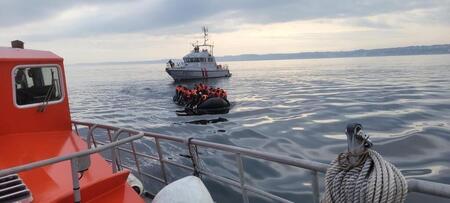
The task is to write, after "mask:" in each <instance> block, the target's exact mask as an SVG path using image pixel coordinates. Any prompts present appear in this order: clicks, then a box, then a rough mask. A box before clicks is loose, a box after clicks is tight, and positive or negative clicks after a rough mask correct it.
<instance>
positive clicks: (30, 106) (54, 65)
mask: <svg viewBox="0 0 450 203" xmlns="http://www.w3.org/2000/svg"><path fill="white" fill-rule="evenodd" d="M46 67H50V68H56V69H57V71H58V80H59V87H60V92H61V98H60V99H58V100H53V101H48V104H47V105H48V106H50V105H53V104H58V103H61V102H63V101H64V98H65V97H66V93H65V87H64V83H63V77H62V76H63V73H62V68H61V66H60V65H58V64H21V65H17V66H14V68H13V69H12V71H11V84H12V86H11V88H12V89H13V90H12V96H13V98H12V102H13V103H14V106H15V107H16V108H19V109H25V108H32V107H37V106H41V105H43V102H38V103H33V104H25V105H19V104H17V95H16V81H15V78H14V72H15V71H16V70H17V69H19V68H46Z"/></svg>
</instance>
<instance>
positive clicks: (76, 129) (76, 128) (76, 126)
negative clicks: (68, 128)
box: [73, 123, 80, 135]
mask: <svg viewBox="0 0 450 203" xmlns="http://www.w3.org/2000/svg"><path fill="white" fill-rule="evenodd" d="M73 126H74V127H75V132H76V133H77V135H80V133H79V132H78V125H77V124H76V123H73Z"/></svg>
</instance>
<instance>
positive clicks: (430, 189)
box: [72, 121, 450, 203]
mask: <svg viewBox="0 0 450 203" xmlns="http://www.w3.org/2000/svg"><path fill="white" fill-rule="evenodd" d="M72 124H73V126H74V130H75V131H76V132H77V133H78V134H79V130H78V128H79V127H78V126H84V127H87V128H88V129H89V133H88V139H92V141H93V144H94V145H97V144H102V145H103V144H106V143H104V142H100V141H96V140H95V136H94V133H93V132H94V130H92V129H104V130H106V131H107V135H108V137H109V140H110V141H112V137H111V133H117V132H118V131H120V132H121V133H128V134H129V136H131V134H135V133H138V131H136V130H131V129H123V128H118V127H114V126H108V125H101V124H94V123H88V122H79V121H72ZM143 136H144V137H147V138H151V139H153V142H154V144H155V146H156V151H157V156H153V155H148V154H145V153H142V152H137V151H136V150H135V149H134V146H133V147H132V150H129V149H126V148H123V147H118V148H117V149H118V150H121V151H124V152H128V153H131V154H132V155H133V157H134V162H135V163H137V164H136V165H135V168H136V170H134V169H133V167H130V166H126V165H121V166H122V167H124V168H128V169H130V170H134V171H135V172H136V173H137V174H138V175H139V176H141V177H142V176H146V177H148V178H151V179H153V180H156V181H158V182H160V183H163V184H168V178H167V171H166V167H167V165H172V166H176V167H179V168H182V169H186V170H189V171H193V172H196V173H198V174H200V175H203V176H206V177H209V178H212V179H215V180H217V181H220V182H222V183H225V184H228V185H231V186H234V187H237V188H240V189H241V193H242V198H243V202H245V203H247V202H249V201H248V194H247V192H248V191H250V192H253V193H256V194H258V195H261V196H264V197H266V198H270V199H273V200H277V201H279V202H292V201H290V200H287V199H285V198H282V197H279V196H277V195H274V194H271V193H268V192H266V191H264V190H261V189H259V188H256V187H254V186H251V185H248V184H247V183H246V182H245V173H244V164H243V162H242V157H249V158H254V159H260V160H266V161H271V162H276V163H279V164H283V165H288V166H294V167H297V168H302V169H307V170H309V171H310V174H311V179H312V184H311V186H312V193H313V201H314V202H319V201H320V190H319V179H318V173H325V172H326V170H327V168H328V167H329V165H328V164H323V163H319V162H315V161H310V160H305V159H298V158H293V157H289V156H281V155H277V154H273V153H266V152H261V151H257V150H252V149H247V148H242V147H236V146H230V145H224V144H218V143H213V142H207V141H202V140H198V139H192V138H188V139H186V138H181V137H176V136H169V135H163V134H159V133H152V132H143ZM162 141H165V142H167V141H171V142H177V143H181V144H184V145H185V146H186V148H187V149H188V151H189V152H190V155H189V156H188V157H190V158H191V161H192V166H187V165H184V164H180V163H177V162H175V161H171V160H169V159H167V158H165V157H164V155H163V154H164V153H163V148H162V147H161V142H162ZM197 147H203V148H207V149H214V150H220V151H223V152H227V153H231V154H233V155H234V156H235V161H236V167H237V168H238V172H239V181H236V180H232V179H229V178H225V177H221V176H218V175H216V174H213V173H209V172H207V171H205V170H202V169H201V168H200V167H198V166H199V164H198V163H199V157H198V156H196V153H195V151H196V150H195V149H196V148H197ZM138 157H141V158H144V159H150V160H156V161H158V162H159V165H160V167H161V171H162V177H155V176H153V175H150V174H148V173H146V172H144V171H142V169H141V168H140V166H139V164H138V163H139V159H138ZM119 159H120V157H119ZM109 161H113V160H109ZM118 163H119V165H120V160H118ZM408 192H417V193H423V194H428V195H433V196H439V197H444V198H450V185H448V184H441V183H435V182H431V181H424V180H416V179H408Z"/></svg>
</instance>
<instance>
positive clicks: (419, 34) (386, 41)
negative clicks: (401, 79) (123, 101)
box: [0, 0, 450, 62]
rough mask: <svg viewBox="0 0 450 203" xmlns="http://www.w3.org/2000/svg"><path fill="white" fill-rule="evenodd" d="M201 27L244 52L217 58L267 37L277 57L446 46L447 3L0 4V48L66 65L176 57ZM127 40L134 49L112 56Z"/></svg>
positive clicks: (11, 0)
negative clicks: (36, 52)
mask: <svg viewBox="0 0 450 203" xmlns="http://www.w3.org/2000/svg"><path fill="white" fill-rule="evenodd" d="M202 25H207V26H209V28H210V31H211V35H212V36H215V38H214V37H213V38H214V41H215V42H216V45H220V46H226V45H227V44H233V43H234V44H239V45H240V46H244V47H234V48H233V47H222V53H218V55H225V54H241V53H246V52H243V51H247V52H252V53H258V52H261V53H270V52H271V50H273V49H270V50H268V49H264V47H273V46H276V45H277V44H274V43H269V42H266V39H267V38H270V39H271V40H274V41H276V42H278V43H279V45H280V46H281V45H282V46H283V47H284V49H283V48H277V49H275V50H276V51H279V52H296V51H311V50H346V49H351V48H378V47H389V46H401V45H410V44H424V43H450V39H449V38H450V37H449V36H450V32H449V30H450V0H440V1H437V0H403V1H392V0H379V1H373V0H366V1H356V0H340V1H333V0H328V1H327V0H309V1H305V0H298V1H295V0H284V1H273V0H227V1H223V0H148V1H147V0H134V1H130V0H108V1H106V0H104V1H102V0H80V1H73V0H70V1H54V0H40V1H39V0H28V1H25V0H24V1H19V0H6V1H5V0H2V1H0V42H1V43H0V46H7V45H8V44H9V41H11V40H13V39H22V40H24V41H25V42H26V44H27V46H28V45H32V46H33V47H28V48H41V49H47V50H53V51H57V52H58V53H59V54H60V55H63V54H68V55H63V57H65V58H69V61H72V62H85V61H86V62H87V61H104V60H114V61H121V60H123V61H127V60H149V59H155V58H173V57H179V56H181V55H182V54H183V53H185V52H187V51H189V49H188V48H189V47H187V46H186V45H189V42H191V41H194V40H195V39H196V38H197V37H198V35H197V33H199V31H200V27H201V26H202ZM421 27H422V29H421ZM275 28H276V29H277V30H275ZM427 31H428V32H427ZM260 32H262V33H260ZM361 34H364V35H367V36H368V38H365V37H362V38H361V36H359V35H361ZM402 36H403V37H402ZM349 38H353V39H358V38H361V39H360V40H361V41H349ZM376 38H379V40H378V44H375V43H373V42H372V43H371V42H370V41H372V40H374V39H376ZM244 39H245V41H244ZM308 39H309V41H308ZM132 40H140V41H142V43H140V44H139V45H137V47H135V49H133V50H129V51H128V52H124V51H123V50H118V49H120V48H123V47H127V46H128V45H129V44H130V43H131V42H132ZM219 40H220V41H219ZM240 40H242V41H240ZM328 40H330V41H333V42H335V43H333V44H325V42H326V41H328ZM368 40H369V41H368ZM224 41H226V42H224ZM321 42H322V43H321ZM348 42H352V43H351V44H348ZM170 43H172V44H170ZM62 44H64V45H65V46H62ZM340 44H341V45H340ZM67 45H73V46H67ZM114 46H118V47H114ZM133 46H136V43H134V45H133ZM83 47H84V48H88V49H90V50H89V51H83ZM109 49H112V50H109ZM114 50H118V51H117V52H115V51H114ZM174 50H176V51H174ZM219 50H220V48H219ZM90 52H92V53H94V52H95V53H99V52H100V53H103V54H92V53H90ZM105 53H108V54H109V55H107V54H105ZM216 53H217V52H216ZM118 56H120V57H121V58H117V57H118Z"/></svg>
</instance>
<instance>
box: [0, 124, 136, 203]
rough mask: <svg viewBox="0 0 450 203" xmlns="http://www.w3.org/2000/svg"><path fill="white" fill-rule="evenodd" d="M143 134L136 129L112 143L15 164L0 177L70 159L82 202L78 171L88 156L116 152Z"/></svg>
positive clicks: (0, 172) (76, 191) (75, 188)
mask: <svg viewBox="0 0 450 203" xmlns="http://www.w3.org/2000/svg"><path fill="white" fill-rule="evenodd" d="M143 135H144V134H143V133H141V132H137V131H135V132H134V133H133V135H131V136H129V137H127V138H123V139H120V140H116V141H113V142H111V143H108V144H105V145H102V146H99V147H96V148H92V149H88V150H83V151H79V152H74V153H71V154H67V155H63V156H58V157H54V158H50V159H45V160H40V161H35V162H32V163H28V164H24V165H20V166H15V167H11V168H7V169H2V170H0V177H3V176H7V175H11V174H16V173H20V172H23V171H29V170H32V169H35V168H40V167H44V166H48V165H52V164H56V163H60V162H63V161H68V160H70V166H71V173H72V186H73V187H72V188H73V195H74V202H80V201H81V194H80V183H79V179H78V173H79V170H80V169H81V168H83V167H89V166H88V165H89V164H86V163H90V159H89V161H88V160H87V159H86V158H89V155H91V154H95V153H99V152H103V151H105V150H110V149H112V152H113V153H115V152H117V151H116V148H117V147H118V146H119V145H122V144H125V143H132V142H133V141H134V140H137V139H140V138H142V136H143ZM114 168H115V167H114V165H113V171H115V169H114ZM86 169H87V168H86ZM81 170H84V169H81Z"/></svg>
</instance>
